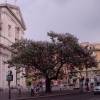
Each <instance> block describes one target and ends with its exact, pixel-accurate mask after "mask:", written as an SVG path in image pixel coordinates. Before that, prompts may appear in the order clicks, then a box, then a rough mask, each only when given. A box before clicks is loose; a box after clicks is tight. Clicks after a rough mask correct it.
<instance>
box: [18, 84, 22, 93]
mask: <svg viewBox="0 0 100 100" xmlns="http://www.w3.org/2000/svg"><path fill="white" fill-rule="evenodd" d="M17 89H18V94H19V95H21V86H20V84H18V85H17Z"/></svg>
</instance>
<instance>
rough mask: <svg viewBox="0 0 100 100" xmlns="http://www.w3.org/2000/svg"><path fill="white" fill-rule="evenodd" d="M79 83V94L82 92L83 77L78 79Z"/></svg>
mask: <svg viewBox="0 0 100 100" xmlns="http://www.w3.org/2000/svg"><path fill="white" fill-rule="evenodd" d="M79 81H80V82H79V83H80V92H83V83H84V77H82V78H80V79H79Z"/></svg>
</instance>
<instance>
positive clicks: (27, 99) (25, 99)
mask: <svg viewBox="0 0 100 100" xmlns="http://www.w3.org/2000/svg"><path fill="white" fill-rule="evenodd" d="M78 93H79V92H78ZM78 93H61V94H52V95H45V96H36V97H22V98H17V99H15V100H31V99H37V98H48V97H55V96H64V95H76V94H78ZM87 93H91V92H83V93H82V94H87Z"/></svg>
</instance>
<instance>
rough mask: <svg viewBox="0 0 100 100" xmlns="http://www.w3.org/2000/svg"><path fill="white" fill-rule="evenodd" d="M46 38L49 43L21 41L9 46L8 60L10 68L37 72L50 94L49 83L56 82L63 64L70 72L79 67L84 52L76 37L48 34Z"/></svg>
mask: <svg viewBox="0 0 100 100" xmlns="http://www.w3.org/2000/svg"><path fill="white" fill-rule="evenodd" d="M48 36H49V37H50V39H51V40H52V41H51V42H46V41H32V40H21V41H18V42H16V43H14V44H13V45H12V46H11V48H12V50H13V52H14V53H13V55H12V57H11V59H10V60H8V63H9V65H10V66H19V67H25V68H26V69H28V67H31V68H36V69H37V70H39V72H41V75H42V76H43V77H44V78H45V80H46V81H45V83H46V93H48V92H51V81H52V80H56V79H57V78H58V77H59V76H60V74H62V68H63V67H64V65H65V64H66V67H68V66H70V70H74V69H75V67H79V66H76V65H77V62H79V63H78V64H81V63H84V62H83V60H81V57H82V55H83V53H84V50H83V51H82V52H83V53H82V52H81V49H83V48H82V47H81V46H80V45H79V43H78V39H77V38H76V37H74V36H73V35H72V34H69V33H66V34H57V33H55V32H48ZM79 51H80V52H79ZM81 53H82V54H81ZM82 59H83V58H82ZM80 62H81V63H80Z"/></svg>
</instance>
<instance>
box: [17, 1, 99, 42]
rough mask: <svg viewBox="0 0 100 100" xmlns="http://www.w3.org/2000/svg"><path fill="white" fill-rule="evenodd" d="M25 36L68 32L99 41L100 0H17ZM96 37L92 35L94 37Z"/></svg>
mask: <svg viewBox="0 0 100 100" xmlns="http://www.w3.org/2000/svg"><path fill="white" fill-rule="evenodd" d="M17 4H18V5H19V6H20V8H21V10H22V13H23V16H24V20H25V22H26V26H27V31H26V37H29V38H32V39H35V40H47V39H48V38H47V35H46V33H47V32H48V31H50V30H53V31H56V32H70V33H73V34H75V35H76V36H78V37H79V39H80V41H92V42H94V41H99V38H98V37H99V36H100V13H99V10H100V6H99V4H100V0H18V2H17ZM94 37H95V38H94Z"/></svg>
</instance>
